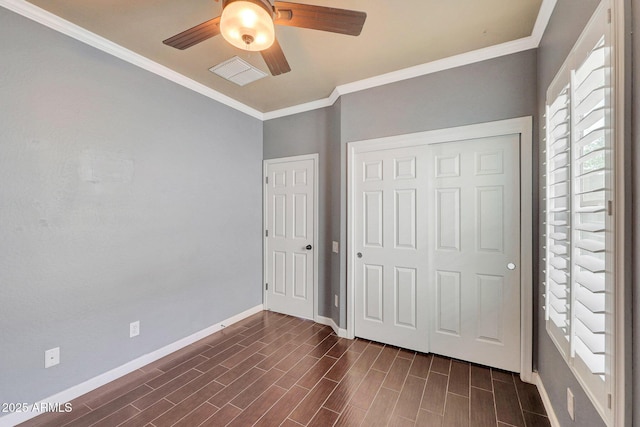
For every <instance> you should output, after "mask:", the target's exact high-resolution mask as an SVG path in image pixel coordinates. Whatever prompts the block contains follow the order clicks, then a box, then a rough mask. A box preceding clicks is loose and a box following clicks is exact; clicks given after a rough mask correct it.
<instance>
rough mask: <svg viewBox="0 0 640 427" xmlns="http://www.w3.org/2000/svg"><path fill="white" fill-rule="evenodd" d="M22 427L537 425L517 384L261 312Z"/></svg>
mask: <svg viewBox="0 0 640 427" xmlns="http://www.w3.org/2000/svg"><path fill="white" fill-rule="evenodd" d="M71 403H72V405H73V411H71V412H69V413H66V414H53V413H51V414H43V415H41V416H39V417H37V418H33V419H31V420H29V421H27V422H25V423H23V424H21V426H38V427H44V426H55V427H59V426H69V427H76V426H109V427H111V426H126V427H131V426H154V427H164V426H185V427H192V426H193V427H195V426H226V425H229V426H252V425H257V426H287V427H294V426H297V427H299V426H322V427H326V426H360V425H362V426H367V427H369V426H453V427H461V426H470V427H475V426H478V427H484V426H494V427H507V426H517V427H537V426H549V425H550V424H549V420H548V418H547V416H546V414H545V410H544V407H543V404H542V401H541V399H540V396H539V394H538V391H537V389H536V387H535V386H533V385H531V384H525V383H523V382H522V381H520V379H519V377H518V376H517V375H513V374H511V373H509V372H504V371H500V370H496V369H490V368H487V367H483V366H478V365H474V364H469V363H466V362H462V361H458V360H452V359H449V358H446V357H441V356H436V355H431V354H422V353H416V352H413V351H408V350H404V349H399V348H396V347H392V346H385V345H382V344H379V343H376V342H371V341H367V340H362V339H356V340H346V339H343V338H339V337H337V336H336V335H335V334H334V333H333V331H332V330H331V328H329V327H327V326H323V325H318V324H316V323H313V322H311V321H308V320H302V319H298V318H294V317H290V316H285V315H282V314H278V313H272V312H267V311H265V312H261V313H258V314H256V315H254V316H251V317H249V318H247V319H244V320H243V321H241V322H239V323H236V324H234V325H232V326H230V327H228V328H226V329H224V330H222V331H220V332H217V333H215V334H213V335H210V336H209V337H207V338H204V339H203V340H201V341H198V342H196V343H194V344H192V345H190V346H188V347H185V348H184V349H182V350H180V351H178V352H176V353H173V354H171V355H169V356H167V357H165V358H163V359H160V360H158V361H156V362H154V363H152V364H150V365H147V366H145V367H143V368H141V369H139V370H137V371H134V372H132V373H130V374H128V375H126V376H124V377H122V378H120V379H118V380H116V381H113V382H112V383H109V384H106V385H105V386H103V387H101V388H99V389H96V390H94V391H92V392H90V393H88V394H86V395H84V396H81V397H79V398H77V399H75V400H74V401H73V402H71Z"/></svg>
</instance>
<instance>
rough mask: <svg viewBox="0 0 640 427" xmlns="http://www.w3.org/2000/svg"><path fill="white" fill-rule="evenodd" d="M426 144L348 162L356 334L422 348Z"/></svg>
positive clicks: (425, 327)
mask: <svg viewBox="0 0 640 427" xmlns="http://www.w3.org/2000/svg"><path fill="white" fill-rule="evenodd" d="M427 169H428V163H427V147H426V146H421V147H413V148H401V149H391V150H381V151H373V152H367V153H362V154H358V155H357V157H356V159H355V177H356V179H355V182H354V185H355V188H354V191H355V193H354V194H355V207H354V209H355V210H354V213H355V221H354V227H355V230H354V233H355V247H354V250H355V252H356V253H357V255H356V258H355V298H356V301H355V323H354V326H355V334H356V335H357V336H359V337H363V338H368V339H371V340H374V341H379V342H384V343H388V344H393V345H397V346H400V347H404V348H408V349H413V350H419V351H425V352H426V351H428V345H427V344H428V343H427V339H428V325H427V321H428V315H429V314H428V310H427V309H426V308H427V305H428V304H427V293H428V290H427V283H428V280H427V222H426V221H425V218H426V216H427V176H428V174H429V172H428V170H427Z"/></svg>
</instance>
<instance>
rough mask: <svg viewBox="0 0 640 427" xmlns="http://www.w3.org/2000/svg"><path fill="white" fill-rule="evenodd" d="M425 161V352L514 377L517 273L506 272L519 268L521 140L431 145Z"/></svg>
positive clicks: (517, 368) (517, 358)
mask: <svg viewBox="0 0 640 427" xmlns="http://www.w3.org/2000/svg"><path fill="white" fill-rule="evenodd" d="M430 156H431V159H432V162H433V163H434V164H436V165H437V166H436V173H435V174H434V175H433V177H432V179H431V180H429V186H430V191H429V193H430V194H431V197H432V201H431V202H430V205H434V206H435V214H434V215H430V216H429V221H430V226H429V229H430V230H433V232H432V233H430V234H429V238H430V245H429V246H430V248H431V250H430V251H429V252H430V254H429V255H430V262H429V264H430V266H429V270H430V274H431V276H432V277H433V278H434V281H435V283H436V286H435V287H434V288H433V293H432V295H431V300H432V301H433V302H434V303H433V304H432V310H433V311H434V314H435V318H436V322H435V323H434V324H433V327H432V329H431V332H430V334H429V335H430V336H429V338H430V347H431V348H430V349H431V351H432V352H434V353H438V354H444V355H447V356H451V357H455V358H460V359H464V360H469V361H472V362H476V363H481V364H484V365H489V366H496V367H500V368H502V369H507V370H510V371H516V372H519V371H520V272H519V271H518V269H517V268H516V269H515V270H509V269H508V268H507V264H508V263H510V262H511V263H514V264H515V265H516V266H518V265H520V223H519V218H520V180H519V176H520V175H519V174H520V170H519V135H507V136H500V137H491V138H483V139H476V140H470V141H463V142H451V143H444V144H433V145H432V146H431V150H430ZM446 159H456V162H453V161H449V165H447V164H446ZM454 163H459V167H454Z"/></svg>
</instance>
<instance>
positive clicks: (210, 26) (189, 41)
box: [162, 16, 220, 50]
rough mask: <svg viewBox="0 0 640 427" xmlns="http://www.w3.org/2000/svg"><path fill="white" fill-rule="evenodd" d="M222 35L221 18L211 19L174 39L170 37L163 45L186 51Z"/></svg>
mask: <svg viewBox="0 0 640 427" xmlns="http://www.w3.org/2000/svg"><path fill="white" fill-rule="evenodd" d="M218 34H220V17H219V16H218V17H217V18H213V19H210V20H208V21H206V22H203V23H202V24H199V25H196V26H195V27H193V28H189V29H188V30H185V31H183V32H181V33H180V34H176V35H175V36H173V37H169V38H168V39H166V40H164V41H163V42H162V43H164V44H166V45H167V46H171V47H175V48H176V49H181V50H183V49H186V48H188V47H191V46H193V45H196V44H198V43H200V42H203V41H205V40H207V39H210V38H211V37H214V36H217V35H218Z"/></svg>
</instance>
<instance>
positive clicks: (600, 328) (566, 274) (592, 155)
mask: <svg viewBox="0 0 640 427" xmlns="http://www.w3.org/2000/svg"><path fill="white" fill-rule="evenodd" d="M609 21H610V9H609V2H608V1H603V2H602V3H601V4H600V6H599V7H598V9H597V10H596V12H595V14H594V16H593V17H592V18H591V21H590V22H589V24H588V25H587V28H586V29H585V30H584V32H583V33H582V35H581V36H580V38H579V39H578V42H577V44H576V45H575V46H574V48H573V50H572V51H571V53H570V54H569V57H568V58H567V60H566V62H565V64H564V65H563V67H562V68H561V70H560V72H559V73H558V75H557V76H556V78H555V80H554V81H553V83H552V84H551V86H550V87H549V89H548V91H547V102H546V104H547V107H546V110H547V111H546V151H545V154H546V174H545V177H546V210H545V222H546V224H545V225H546V234H545V249H546V256H545V298H546V304H545V313H546V324H547V331H548V332H549V335H550V336H551V338H552V339H553V341H554V342H555V344H556V346H557V347H558V349H559V351H560V353H561V354H562V355H563V357H564V358H565V360H566V361H567V363H568V364H569V366H570V368H571V369H572V371H573V372H574V374H575V375H576V378H577V379H578V381H579V382H580V384H581V385H582V386H583V388H584V389H585V391H586V393H587V394H588V395H589V396H590V398H591V399H592V401H593V403H594V405H595V407H596V409H598V411H599V412H600V414H601V415H602V417H603V418H604V420H605V421H606V422H607V423H608V424H611V423H612V421H611V420H612V402H611V397H612V395H613V378H614V369H613V363H614V354H613V352H614V349H615V343H614V341H613V332H614V321H615V317H614V303H615V300H614V297H615V296H614V290H615V287H614V282H615V277H614V261H615V260H614V255H615V254H614V247H615V245H614V243H615V242H614V221H613V219H614V217H613V215H612V207H613V184H614V180H613V174H614V167H613V165H614V157H613V148H614V128H615V126H614V114H613V113H614V111H613V109H614V103H613V95H614V83H615V79H614V73H613V67H612V58H613V57H614V56H613V54H612V52H613V51H612V49H613V47H612V43H611V40H612V37H611V28H610V27H611V24H610V23H609Z"/></svg>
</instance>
